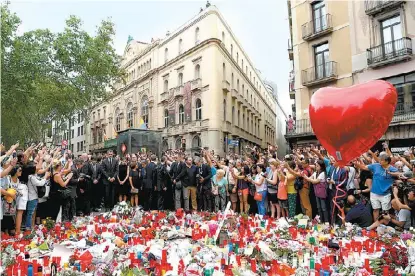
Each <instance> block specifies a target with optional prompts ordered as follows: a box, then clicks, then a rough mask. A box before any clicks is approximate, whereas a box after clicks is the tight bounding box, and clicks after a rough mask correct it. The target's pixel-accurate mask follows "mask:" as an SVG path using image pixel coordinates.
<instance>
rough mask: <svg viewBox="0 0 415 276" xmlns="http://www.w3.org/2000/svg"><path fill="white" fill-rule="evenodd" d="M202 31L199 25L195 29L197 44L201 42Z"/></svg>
mask: <svg viewBox="0 0 415 276" xmlns="http://www.w3.org/2000/svg"><path fill="white" fill-rule="evenodd" d="M199 36H200V31H199V27H197V28H196V31H195V44H196V45H197V44H199V42H200V37H199Z"/></svg>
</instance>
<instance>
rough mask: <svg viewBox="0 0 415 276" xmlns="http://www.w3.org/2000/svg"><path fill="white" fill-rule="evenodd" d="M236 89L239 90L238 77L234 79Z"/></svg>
mask: <svg viewBox="0 0 415 276" xmlns="http://www.w3.org/2000/svg"><path fill="white" fill-rule="evenodd" d="M236 90H238V91H239V79H237V80H236Z"/></svg>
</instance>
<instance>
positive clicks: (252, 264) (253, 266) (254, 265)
mask: <svg viewBox="0 0 415 276" xmlns="http://www.w3.org/2000/svg"><path fill="white" fill-rule="evenodd" d="M251 270H252V272H254V273H256V260H255V259H251Z"/></svg>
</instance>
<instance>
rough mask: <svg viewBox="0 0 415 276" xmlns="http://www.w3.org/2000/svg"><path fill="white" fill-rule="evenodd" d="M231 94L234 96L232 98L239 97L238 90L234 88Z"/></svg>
mask: <svg viewBox="0 0 415 276" xmlns="http://www.w3.org/2000/svg"><path fill="white" fill-rule="evenodd" d="M231 96H232V99H237V98H238V97H239V93H238V90H236V89H232V90H231Z"/></svg>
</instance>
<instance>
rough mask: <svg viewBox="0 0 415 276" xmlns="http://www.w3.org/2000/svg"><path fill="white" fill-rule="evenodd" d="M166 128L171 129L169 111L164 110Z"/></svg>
mask: <svg viewBox="0 0 415 276" xmlns="http://www.w3.org/2000/svg"><path fill="white" fill-rule="evenodd" d="M164 127H169V111H168V110H167V109H164Z"/></svg>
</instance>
